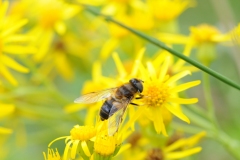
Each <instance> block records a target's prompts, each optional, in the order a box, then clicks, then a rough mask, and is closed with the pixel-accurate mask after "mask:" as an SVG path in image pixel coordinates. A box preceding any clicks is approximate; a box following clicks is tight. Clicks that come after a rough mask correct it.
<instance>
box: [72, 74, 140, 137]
mask: <svg viewBox="0 0 240 160" xmlns="http://www.w3.org/2000/svg"><path fill="white" fill-rule="evenodd" d="M142 83H143V81H142V80H140V79H137V78H133V79H130V80H129V82H128V83H125V84H123V85H121V86H120V87H116V88H110V89H106V90H102V91H98V92H91V93H88V94H85V95H82V96H80V97H79V98H77V99H75V101H74V102H75V103H94V102H98V101H100V100H105V101H104V103H103V105H102V107H101V109H100V113H99V115H100V118H101V120H102V121H103V120H108V135H109V136H111V135H114V133H116V132H117V131H118V128H119V126H120V124H121V122H122V121H123V115H124V113H125V111H126V109H127V106H128V105H129V104H132V105H138V104H135V103H132V102H131V101H132V100H133V98H135V96H136V95H137V94H138V95H139V97H136V99H140V98H142V97H143V95H141V93H142V91H143V84H142Z"/></svg>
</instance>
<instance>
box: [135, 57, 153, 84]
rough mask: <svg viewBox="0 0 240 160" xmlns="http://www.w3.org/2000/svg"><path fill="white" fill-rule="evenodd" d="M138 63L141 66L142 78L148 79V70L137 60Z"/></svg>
mask: <svg viewBox="0 0 240 160" xmlns="http://www.w3.org/2000/svg"><path fill="white" fill-rule="evenodd" d="M136 63H138V65H139V70H140V75H141V77H146V75H148V71H147V70H146V68H145V67H144V66H143V64H142V63H141V62H140V61H138V60H137V61H136ZM149 79H150V78H149Z"/></svg>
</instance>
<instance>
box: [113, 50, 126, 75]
mask: <svg viewBox="0 0 240 160" xmlns="http://www.w3.org/2000/svg"><path fill="white" fill-rule="evenodd" d="M112 56H113V59H114V62H115V64H116V67H117V70H118V72H119V75H120V77H121V78H123V77H125V76H126V75H127V72H126V70H125V68H124V66H123V64H122V61H121V60H120V58H119V56H118V54H117V52H114V53H113V55H112Z"/></svg>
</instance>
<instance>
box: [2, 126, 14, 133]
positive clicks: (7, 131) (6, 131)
mask: <svg viewBox="0 0 240 160" xmlns="http://www.w3.org/2000/svg"><path fill="white" fill-rule="evenodd" d="M12 132H13V131H12V130H11V129H9V128H4V127H1V126H0V135H3V134H11V133H12Z"/></svg>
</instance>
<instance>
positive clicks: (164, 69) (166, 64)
mask: <svg viewBox="0 0 240 160" xmlns="http://www.w3.org/2000/svg"><path fill="white" fill-rule="evenodd" d="M169 63H170V57H169V56H167V57H166V60H165V61H164V62H163V65H162V67H161V70H160V74H159V77H158V79H159V81H160V82H163V80H164V78H165V76H166V74H167V71H168V67H169Z"/></svg>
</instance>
